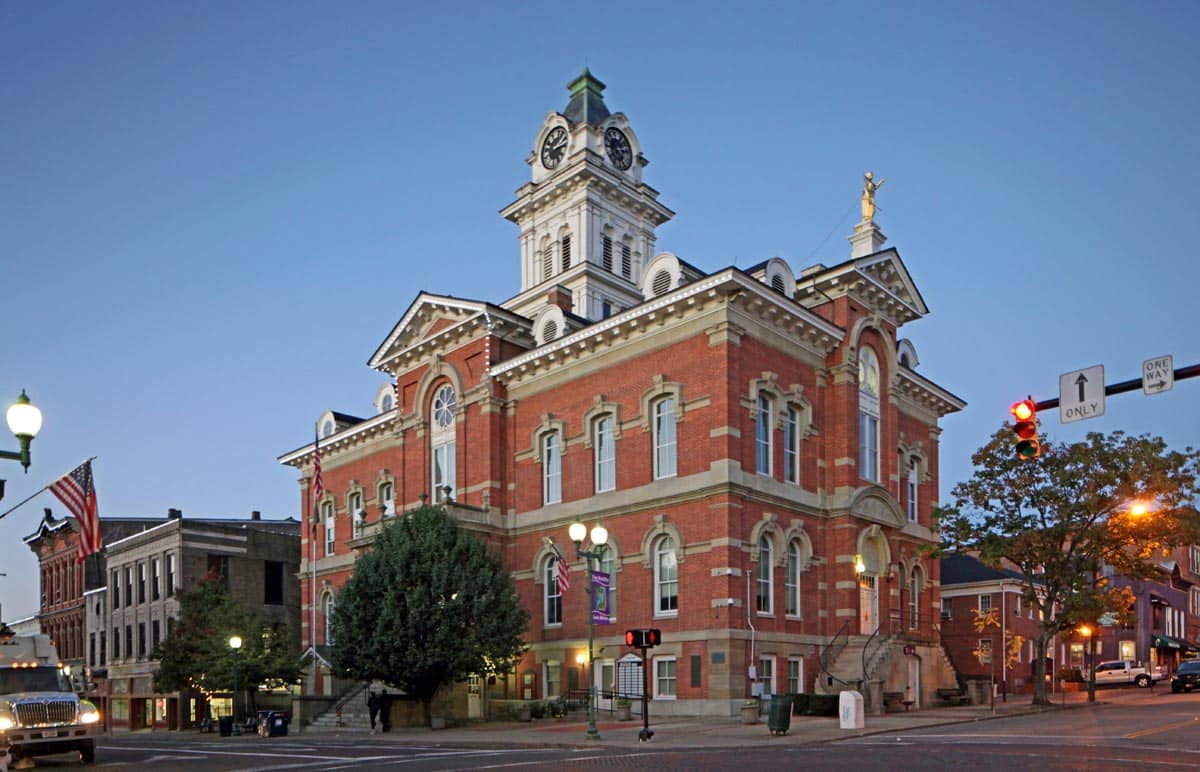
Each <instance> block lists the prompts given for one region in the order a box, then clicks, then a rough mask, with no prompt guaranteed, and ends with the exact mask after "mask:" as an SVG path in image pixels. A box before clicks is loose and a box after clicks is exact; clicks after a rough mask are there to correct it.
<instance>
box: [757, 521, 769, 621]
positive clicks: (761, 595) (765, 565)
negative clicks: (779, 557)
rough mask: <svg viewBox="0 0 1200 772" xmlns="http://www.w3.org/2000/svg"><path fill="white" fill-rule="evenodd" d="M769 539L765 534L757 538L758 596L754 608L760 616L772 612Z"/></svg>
mask: <svg viewBox="0 0 1200 772" xmlns="http://www.w3.org/2000/svg"><path fill="white" fill-rule="evenodd" d="M771 553H772V550H771V537H769V536H767V535H766V534H765V533H764V534H763V535H762V536H760V537H759V538H758V582H757V586H758V594H757V597H756V598H755V604H754V608H755V610H756V611H758V613H760V614H770V613H771V612H772V610H773V609H772V607H771V598H772V596H773V595H774V592H772V590H773V589H774V587H773V586H772V585H773V582H772V576H773V573H774V572H772V571H771V558H772V554H771Z"/></svg>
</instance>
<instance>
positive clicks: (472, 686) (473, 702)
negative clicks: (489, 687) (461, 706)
mask: <svg viewBox="0 0 1200 772" xmlns="http://www.w3.org/2000/svg"><path fill="white" fill-rule="evenodd" d="M482 692H483V679H482V678H480V677H479V674H478V673H472V674H471V675H469V676H467V718H483V693H482Z"/></svg>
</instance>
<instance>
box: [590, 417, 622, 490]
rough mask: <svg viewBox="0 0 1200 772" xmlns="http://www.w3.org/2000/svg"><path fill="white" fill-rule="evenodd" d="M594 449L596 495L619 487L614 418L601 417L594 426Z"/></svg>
mask: <svg viewBox="0 0 1200 772" xmlns="http://www.w3.org/2000/svg"><path fill="white" fill-rule="evenodd" d="M592 447H593V448H595V451H594V452H595V462H596V493H602V492H604V491H611V490H615V489H616V487H617V446H616V442H615V441H614V438H613V417H612V416H611V415H606V416H601V417H600V418H597V419H596V421H595V422H594V423H593V424H592Z"/></svg>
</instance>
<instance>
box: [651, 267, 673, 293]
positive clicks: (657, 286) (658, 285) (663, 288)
mask: <svg viewBox="0 0 1200 772" xmlns="http://www.w3.org/2000/svg"><path fill="white" fill-rule="evenodd" d="M651 286H652V288H653V290H654V296H655V297H658V296H659V295H664V294H666V293H667V292H669V291H670V289H671V274H670V273H668V272H667V271H659V272H658V273H656V274H654V284H653V285H651Z"/></svg>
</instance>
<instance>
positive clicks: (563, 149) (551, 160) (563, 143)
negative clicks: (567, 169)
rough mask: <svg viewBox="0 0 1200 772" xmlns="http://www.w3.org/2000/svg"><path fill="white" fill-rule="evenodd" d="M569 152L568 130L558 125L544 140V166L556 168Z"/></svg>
mask: <svg viewBox="0 0 1200 772" xmlns="http://www.w3.org/2000/svg"><path fill="white" fill-rule="evenodd" d="M566 154H567V130H566V129H564V128H563V127H562V126H556V127H555V128H554V129H553V130H552V131H551V132H550V133H549V134H547V135H546V139H545V140H544V141H543V142H542V166H545V167H546V168H547V169H554V168H557V167H558V164H559V163H560V162H561V161H562V159H563V156H565V155H566Z"/></svg>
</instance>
